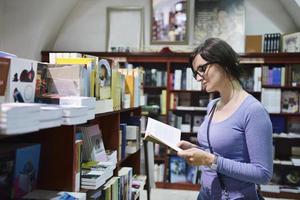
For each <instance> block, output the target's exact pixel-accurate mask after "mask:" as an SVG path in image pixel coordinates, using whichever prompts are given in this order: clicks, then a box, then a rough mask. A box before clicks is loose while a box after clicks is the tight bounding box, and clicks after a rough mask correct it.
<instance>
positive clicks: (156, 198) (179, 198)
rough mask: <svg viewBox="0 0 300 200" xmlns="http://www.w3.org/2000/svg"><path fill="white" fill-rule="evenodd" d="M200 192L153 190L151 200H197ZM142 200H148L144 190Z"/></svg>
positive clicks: (272, 199)
mask: <svg viewBox="0 0 300 200" xmlns="http://www.w3.org/2000/svg"><path fill="white" fill-rule="evenodd" d="M197 195H198V192H196V191H187V190H167V189H152V190H151V200H166V199H170V200H196V199H197ZM265 199H266V200H285V199H277V198H276V199H275V198H265ZM140 200H147V193H146V191H145V190H144V191H143V192H142V194H141V198H140Z"/></svg>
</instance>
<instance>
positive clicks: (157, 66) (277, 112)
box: [42, 35, 300, 199]
mask: <svg viewBox="0 0 300 200" xmlns="http://www.w3.org/2000/svg"><path fill="white" fill-rule="evenodd" d="M273 36H274V37H273ZM273 36H272V37H271V40H272V41H275V42H274V48H271V49H270V50H269V49H268V51H278V47H276V45H278V44H277V41H276V40H275V39H272V38H275V35H273ZM268 38H269V39H270V36H269V35H268ZM269 41H270V40H269ZM266 42H267V41H266ZM275 44H276V45H275ZM272 45H273V43H272ZM266 51H267V50H266ZM49 53H51V52H42V57H43V60H44V61H48V59H49ZM59 53H61V52H59ZM80 53H82V54H84V53H86V52H80ZM92 54H93V55H95V56H100V57H125V58H126V59H127V62H129V63H131V64H132V65H133V66H134V67H137V66H142V67H143V68H144V69H145V76H144V89H145V94H146V96H147V100H146V106H145V109H144V111H145V112H144V114H145V115H146V116H145V117H142V119H143V121H142V124H144V125H143V126H144V127H141V129H142V130H146V124H147V117H148V116H150V117H151V118H154V119H156V120H159V121H161V122H164V123H167V124H169V125H171V126H173V127H176V128H178V129H180V130H181V139H185V140H189V141H191V142H194V143H197V131H198V128H199V126H200V124H201V122H202V121H203V118H204V116H205V114H206V106H207V104H208V102H209V100H210V99H212V98H214V97H215V95H214V94H213V95H208V94H207V93H206V92H205V91H202V90H201V88H202V87H201V85H199V83H197V82H195V83H194V82H193V81H191V80H193V79H191V78H190V70H189V69H188V59H189V53H165V54H160V53H105V52H93V53H92ZM240 56H241V60H240V63H241V64H242V66H243V68H244V69H245V70H244V71H245V73H244V74H245V75H244V77H243V79H242V81H243V86H244V88H245V89H246V90H247V91H248V92H250V93H251V94H252V95H253V96H254V97H256V98H257V99H259V100H261V101H262V103H263V105H264V106H265V107H266V109H267V111H268V112H269V113H270V117H271V120H272V123H273V129H274V130H273V131H274V137H273V140H274V142H273V143H274V168H276V166H279V168H280V170H281V172H282V173H279V175H278V177H279V176H280V177H281V178H280V179H281V180H282V181H279V182H277V183H276V182H275V185H274V183H272V184H273V185H271V186H270V185H267V186H262V187H261V190H262V193H263V194H264V195H265V196H269V197H280V198H294V199H297V198H299V194H297V193H296V191H298V190H295V188H297V187H295V184H296V185H297V180H298V173H296V172H297V171H299V167H297V163H298V160H297V159H298V157H297V155H298V154H297V147H299V138H300V137H299V135H300V128H299V118H300V112H299V92H298V91H299V86H298V85H299V84H298V82H299V80H298V79H299V67H298V66H299V63H300V59H299V57H300V55H299V54H298V53H247V54H241V55H240ZM161 72H162V73H161ZM165 73H166V74H165ZM164 74H165V75H164ZM160 77H161V78H160ZM164 77H166V78H164ZM165 79H166V80H165ZM153 80H155V81H153ZM165 83H166V85H164V84H165ZM163 90H165V93H164V94H163V92H162V91H163ZM162 94H163V95H164V96H165V97H166V98H165V99H166V102H165V103H164V104H161V101H160V95H162ZM161 105H165V106H166V109H165V110H166V112H165V113H166V115H164V114H163V115H162V113H161V110H163V109H161ZM154 155H155V168H154V173H155V177H156V181H157V182H156V186H157V187H158V188H173V189H187V190H199V187H200V184H198V180H197V177H199V176H200V173H201V172H200V171H199V170H198V169H193V170H194V171H193V170H191V172H189V173H188V172H187V168H189V167H188V166H185V182H184V183H182V182H181V181H180V183H179V182H177V181H176V183H172V182H173V180H174V179H173V178H174V176H172V175H171V174H174V173H177V172H175V171H172V170H171V166H170V165H171V161H172V163H174V162H175V163H179V161H178V160H177V158H176V152H174V151H171V150H170V149H168V148H167V147H166V146H165V145H155V148H154ZM173 161H174V162H173ZM172 166H173V164H172ZM170 170H171V171H170ZM195 174H196V176H195ZM189 177H190V178H189ZM191 177H192V178H191ZM177 178H178V177H177ZM274 178H275V179H276V175H275V177H274ZM171 180H172V182H171ZM175 180H176V176H175ZM190 180H193V181H190ZM273 186H278V188H279V189H278V190H272V187H273ZM289 187H290V188H289ZM298 187H299V185H298ZM270 188H271V189H270Z"/></svg>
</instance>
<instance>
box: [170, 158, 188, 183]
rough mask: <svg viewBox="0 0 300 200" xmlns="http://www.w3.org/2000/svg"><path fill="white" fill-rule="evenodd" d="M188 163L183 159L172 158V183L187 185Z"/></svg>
mask: <svg viewBox="0 0 300 200" xmlns="http://www.w3.org/2000/svg"><path fill="white" fill-rule="evenodd" d="M186 170H187V163H186V162H185V160H184V159H183V158H180V157H178V156H170V183H185V182H187V177H186Z"/></svg>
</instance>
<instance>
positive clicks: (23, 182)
mask: <svg viewBox="0 0 300 200" xmlns="http://www.w3.org/2000/svg"><path fill="white" fill-rule="evenodd" d="M40 150H41V145H40V144H35V145H29V146H25V147H20V148H18V149H17V150H16V158H15V168H14V178H13V189H12V198H13V199H19V198H21V197H22V196H24V195H25V194H27V193H29V192H31V191H32V190H33V189H35V188H36V184H37V178H38V171H39V161H40Z"/></svg>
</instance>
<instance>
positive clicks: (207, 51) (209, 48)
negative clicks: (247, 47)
mask: <svg viewBox="0 0 300 200" xmlns="http://www.w3.org/2000/svg"><path fill="white" fill-rule="evenodd" d="M197 55H200V56H201V57H202V58H203V59H204V60H206V61H207V62H212V63H218V64H219V65H220V66H221V67H222V68H223V69H224V70H225V72H226V73H227V74H228V75H230V76H231V77H232V78H234V79H236V80H237V81H239V82H240V83H241V80H240V78H241V75H242V68H241V67H240V66H239V56H238V54H237V53H236V52H235V51H234V50H233V49H232V47H231V46H230V45H229V44H227V43H226V42H225V41H223V40H221V39H218V38H209V39H207V40H205V41H204V42H203V43H202V44H200V45H199V46H198V47H197V48H195V50H194V51H193V53H192V54H191V56H190V61H189V64H190V67H192V69H193V65H192V64H193V61H194V59H195V57H196V56H197Z"/></svg>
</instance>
